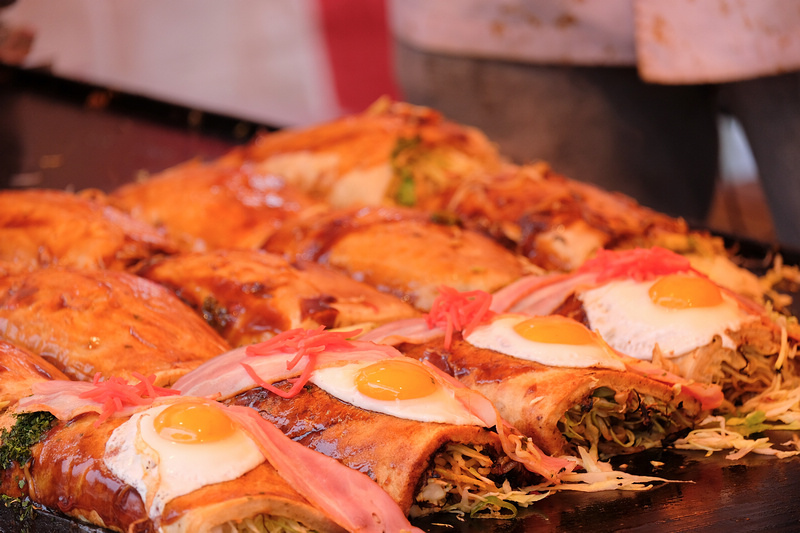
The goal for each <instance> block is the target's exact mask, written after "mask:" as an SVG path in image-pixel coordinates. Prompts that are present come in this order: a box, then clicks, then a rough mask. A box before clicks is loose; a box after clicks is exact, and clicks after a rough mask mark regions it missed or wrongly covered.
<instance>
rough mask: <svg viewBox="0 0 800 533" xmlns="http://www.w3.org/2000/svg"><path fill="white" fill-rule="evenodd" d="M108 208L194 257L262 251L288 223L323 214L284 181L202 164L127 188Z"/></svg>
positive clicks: (117, 193)
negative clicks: (222, 251)
mask: <svg viewBox="0 0 800 533" xmlns="http://www.w3.org/2000/svg"><path fill="white" fill-rule="evenodd" d="M108 202H109V203H111V204H112V205H114V206H116V207H118V208H119V209H121V210H123V211H126V212H128V213H130V214H131V215H132V216H133V217H135V218H137V219H140V220H142V221H144V222H146V223H148V224H150V225H152V226H155V227H158V228H160V229H162V230H164V231H166V232H167V233H168V234H169V235H170V236H171V237H173V238H174V239H175V240H176V241H177V242H179V243H180V244H181V247H182V249H184V250H194V251H204V250H215V249H220V248H257V247H258V246H259V245H260V244H261V243H262V242H263V241H264V239H266V238H267V237H268V236H269V235H270V234H271V233H272V232H273V231H274V230H275V229H276V228H277V227H279V226H280V225H281V224H282V223H283V221H285V220H288V219H292V218H294V217H296V216H299V214H300V213H302V212H304V211H305V210H307V209H312V208H318V207H316V206H318V203H317V202H315V201H313V200H311V198H310V197H308V196H307V195H306V194H304V193H303V192H301V191H300V190H299V189H298V188H296V187H293V186H291V185H288V184H286V182H285V180H283V179H282V178H281V177H279V176H275V175H273V174H269V173H259V172H252V171H248V170H246V169H228V168H222V167H219V166H209V165H203V164H201V163H198V162H188V163H184V164H182V165H178V166H176V167H173V168H170V169H167V170H165V171H163V172H160V173H158V174H155V175H153V176H151V177H149V178H147V179H145V180H143V181H140V182H136V183H129V184H126V185H123V186H121V187H119V188H118V189H116V190H114V191H112V192H111V193H110V194H109V196H108Z"/></svg>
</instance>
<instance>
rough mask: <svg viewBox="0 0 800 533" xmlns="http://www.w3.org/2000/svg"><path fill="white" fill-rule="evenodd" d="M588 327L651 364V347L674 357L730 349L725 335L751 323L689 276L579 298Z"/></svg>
mask: <svg viewBox="0 0 800 533" xmlns="http://www.w3.org/2000/svg"><path fill="white" fill-rule="evenodd" d="M579 298H580V300H581V301H582V303H583V308H584V311H585V313H586V317H587V320H588V323H589V327H590V328H591V329H593V330H595V331H597V332H598V333H599V334H600V335H601V336H602V337H603V338H604V339H605V340H606V342H608V343H609V344H610V345H611V346H612V347H613V348H614V349H616V350H618V351H620V352H622V353H624V354H627V355H630V356H632V357H636V358H637V359H645V360H652V358H653V351H654V350H655V349H656V346H658V348H659V349H660V350H661V353H662V354H663V355H664V356H665V357H678V356H681V355H683V354H686V353H688V352H690V351H692V350H694V349H696V348H699V347H701V346H705V345H707V344H708V343H710V342H711V340H712V339H713V338H714V336H715V335H719V336H720V338H721V339H722V343H723V346H725V347H727V348H735V347H736V346H735V343H734V342H733V340H732V339H731V338H730V337H729V336H728V335H727V334H726V332H727V331H733V330H736V329H739V328H741V326H742V325H743V324H745V323H746V322H748V321H750V320H752V319H753V316H752V315H750V314H748V313H747V312H746V311H744V310H742V309H741V308H740V307H739V305H738V304H737V303H736V301H735V300H734V299H733V298H732V297H730V296H728V295H727V294H725V293H724V292H723V291H721V290H720V288H719V287H718V286H717V285H715V284H714V283H713V282H711V281H709V280H708V279H706V278H703V277H700V276H695V275H691V274H671V275H668V276H662V277H659V278H657V279H655V280H650V281H644V282H639V281H634V280H618V281H611V282H609V283H606V284H604V285H602V286H600V287H597V288H594V289H590V290H586V291H584V292H582V293H581V294H580V295H579Z"/></svg>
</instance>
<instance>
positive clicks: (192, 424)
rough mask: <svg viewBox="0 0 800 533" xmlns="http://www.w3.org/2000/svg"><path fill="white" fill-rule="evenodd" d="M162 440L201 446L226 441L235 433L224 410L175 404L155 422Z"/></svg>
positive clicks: (201, 405) (200, 404) (234, 427)
mask: <svg viewBox="0 0 800 533" xmlns="http://www.w3.org/2000/svg"><path fill="white" fill-rule="evenodd" d="M153 426H154V427H155V429H156V432H157V433H158V435H159V436H161V437H163V438H164V439H167V440H171V441H173V442H180V443H184V444H200V443H204V442H216V441H221V440H223V439H226V438H228V437H230V436H231V435H233V434H234V433H235V432H236V426H235V425H234V423H233V421H232V420H231V419H230V418H229V417H228V415H226V414H225V413H224V412H222V409H220V408H218V407H215V406H213V405H211V404H207V403H176V404H173V405H170V406H169V407H167V408H166V409H164V410H163V411H162V412H161V413H160V414H159V415H158V416H157V417H156V419H155V420H154V421H153Z"/></svg>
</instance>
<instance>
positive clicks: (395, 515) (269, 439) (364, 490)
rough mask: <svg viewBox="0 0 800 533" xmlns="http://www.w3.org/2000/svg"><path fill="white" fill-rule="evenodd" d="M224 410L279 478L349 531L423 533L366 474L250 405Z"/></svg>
mask: <svg viewBox="0 0 800 533" xmlns="http://www.w3.org/2000/svg"><path fill="white" fill-rule="evenodd" d="M226 412H228V414H230V415H232V417H233V418H234V419H235V420H236V421H237V422H238V423H239V424H240V425H241V426H242V428H244V429H245V431H247V432H248V433H249V434H250V435H251V436H252V437H253V439H254V440H255V441H256V443H258V445H259V448H260V449H261V452H262V453H263V454H264V456H265V457H266V458H267V461H269V463H270V464H271V465H272V466H273V467H275V469H276V470H277V471H278V473H279V474H280V475H281V477H283V478H284V479H286V480H287V481H288V482H289V483H290V484H291V485H292V487H294V489H295V490H297V492H299V493H300V494H301V495H302V496H303V497H305V498H306V499H307V500H308V501H310V502H311V503H312V504H314V505H315V506H317V507H318V508H319V509H321V510H322V511H324V512H325V513H326V514H328V516H329V517H330V518H331V519H332V520H333V521H334V522H336V523H337V524H339V525H340V526H342V527H343V528H345V529H346V530H348V531H359V532H360V531H363V532H375V533H379V532H398V533H399V532H402V531H408V532H414V533H421V531H422V530H420V529H418V528H416V527H414V526H412V525H411V524H410V523H409V521H408V519H407V518H406V517H405V515H404V514H403V513H402V511H401V510H400V508H399V507H398V506H397V503H395V501H394V500H392V498H391V497H390V496H389V494H388V493H386V492H385V491H384V490H383V489H381V488H380V487H378V485H377V484H376V483H375V482H374V481H372V480H371V479H370V478H369V477H367V476H366V475H365V474H363V473H361V472H359V471H357V470H353V469H351V468H349V467H347V466H344V465H343V464H341V463H339V462H338V461H337V460H336V459H332V458H330V457H328V456H326V455H323V454H321V453H319V452H315V451H313V450H311V449H310V448H306V447H305V446H303V445H302V444H298V443H296V442H294V441H293V440H291V439H290V438H289V437H287V436H286V435H284V434H283V433H282V432H281V431H280V430H279V429H277V428H276V427H275V426H274V425H272V424H271V423H269V422H268V421H266V420H264V419H263V418H261V415H259V414H258V412H256V411H255V410H253V409H251V408H249V407H242V406H231V407H228V409H227V410H226Z"/></svg>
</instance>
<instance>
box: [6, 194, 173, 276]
mask: <svg viewBox="0 0 800 533" xmlns="http://www.w3.org/2000/svg"><path fill="white" fill-rule="evenodd" d="M88 196H89V195H88V194H87V195H86V197H82V196H78V195H74V194H70V193H67V192H63V191H56V190H47V189H30V190H24V191H3V192H2V193H0V262H2V263H4V268H3V269H2V270H7V271H8V272H21V271H27V270H33V269H36V268H39V267H43V266H50V265H60V266H66V267H76V268H87V269H88V268H92V269H93V268H108V269H113V270H123V269H126V268H129V267H131V266H133V265H135V264H136V263H138V262H139V261H142V260H144V259H146V258H148V257H150V256H152V255H153V254H157V253H167V252H171V251H173V250H174V246H173V244H172V242H171V241H170V240H168V239H167V238H166V237H165V236H164V234H163V233H161V232H159V231H158V230H156V229H155V228H153V227H152V226H150V225H148V224H144V223H142V222H140V221H138V220H135V219H133V218H131V217H130V216H128V215H126V214H125V213H123V212H121V211H119V210H117V209H115V208H113V207H109V206H107V205H104V204H103V203H102V202H101V201H94V200H92V199H90V198H89V197H88Z"/></svg>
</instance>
